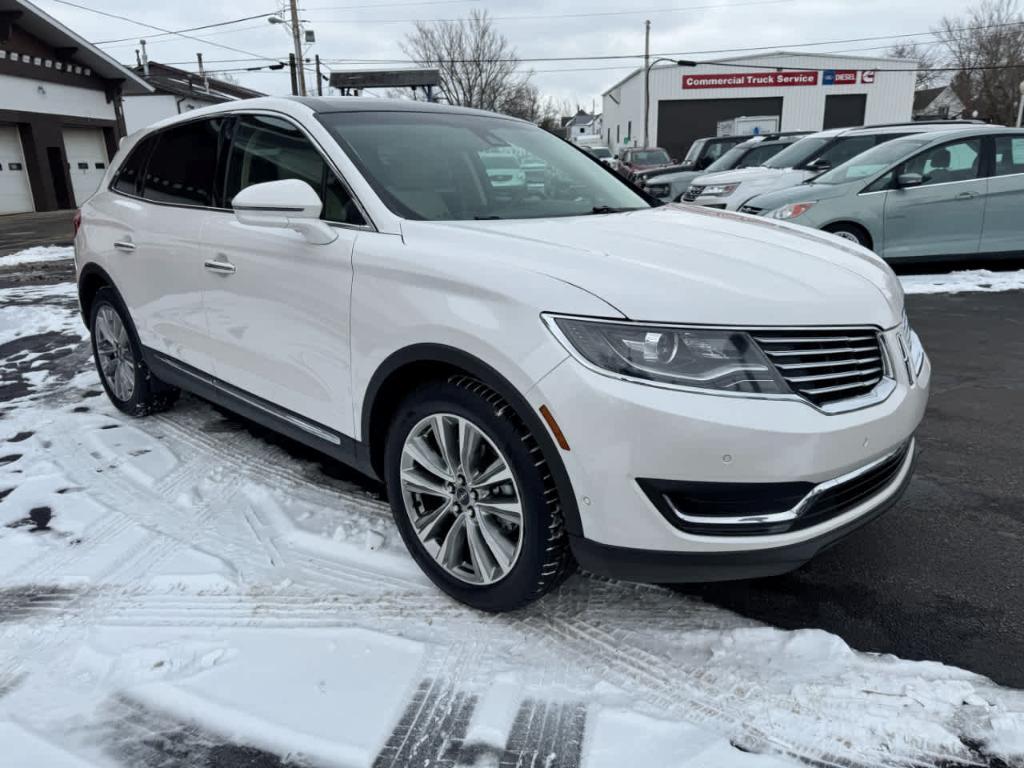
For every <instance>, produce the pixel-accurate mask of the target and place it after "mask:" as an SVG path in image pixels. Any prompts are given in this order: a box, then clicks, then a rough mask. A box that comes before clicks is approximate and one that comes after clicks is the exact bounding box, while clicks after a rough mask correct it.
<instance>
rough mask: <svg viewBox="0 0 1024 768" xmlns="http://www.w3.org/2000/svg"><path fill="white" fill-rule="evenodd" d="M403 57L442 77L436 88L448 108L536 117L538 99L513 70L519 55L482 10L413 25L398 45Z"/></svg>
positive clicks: (526, 76) (527, 81) (526, 79)
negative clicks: (448, 105) (455, 17)
mask: <svg viewBox="0 0 1024 768" xmlns="http://www.w3.org/2000/svg"><path fill="white" fill-rule="evenodd" d="M402 50H403V51H404V52H405V54H406V55H407V56H408V57H409V58H410V59H412V60H413V61H415V62H416V63H417V64H419V65H420V66H423V67H432V68H435V69H438V70H439V71H440V73H441V83H440V86H439V89H440V91H441V95H442V96H443V98H444V99H445V101H447V102H448V103H450V104H457V105H459V106H463V107H475V108H477V109H489V110H492V111H496V112H501V111H508V112H509V113H510V114H515V115H517V116H521V117H528V119H529V118H535V116H536V115H537V113H538V111H539V101H540V96H539V94H538V93H537V89H536V88H535V87H534V86H533V85H531V84H530V74H531V73H526V74H521V73H519V72H518V68H519V57H518V55H517V54H516V49H515V48H514V47H513V46H512V45H511V44H510V43H509V41H508V39H507V38H506V37H505V36H504V35H502V34H501V33H500V32H498V31H497V29H495V27H494V23H493V21H492V20H491V18H490V16H489V15H488V14H487V11H479V10H473V11H472V12H471V13H470V15H469V18H468V19H464V20H460V21H435V22H417V23H416V29H415V31H413V32H412V33H410V34H408V35H406V38H405V42H404V43H403V44H402Z"/></svg>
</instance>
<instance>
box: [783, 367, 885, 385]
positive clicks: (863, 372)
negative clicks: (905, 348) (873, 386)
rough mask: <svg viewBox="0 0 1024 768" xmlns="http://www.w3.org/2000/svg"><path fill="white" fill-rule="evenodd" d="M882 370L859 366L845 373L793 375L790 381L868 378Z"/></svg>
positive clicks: (798, 382) (804, 381)
mask: <svg viewBox="0 0 1024 768" xmlns="http://www.w3.org/2000/svg"><path fill="white" fill-rule="evenodd" d="M881 372H882V369H881V368H868V369H864V368H858V369H856V370H853V371H846V372H844V373H822V374H818V375H816V376H792V377H790V378H789V381H790V382H793V383H796V384H804V383H806V382H810V381H832V380H834V379H850V378H868V377H871V376H873V375H874V374H876V373H881Z"/></svg>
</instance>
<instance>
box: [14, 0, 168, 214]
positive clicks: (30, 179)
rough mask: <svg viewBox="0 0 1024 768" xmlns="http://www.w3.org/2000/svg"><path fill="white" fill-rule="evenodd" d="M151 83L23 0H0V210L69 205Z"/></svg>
mask: <svg viewBox="0 0 1024 768" xmlns="http://www.w3.org/2000/svg"><path fill="white" fill-rule="evenodd" d="M151 90H152V88H151V87H150V86H149V85H148V84H147V83H146V82H145V81H144V80H142V79H141V78H139V77H137V76H136V75H135V74H133V73H132V72H131V71H130V70H128V69H127V68H125V67H123V66H121V65H120V64H118V63H117V62H116V61H114V60H113V59H111V58H110V57H109V56H107V55H106V54H105V53H103V52H102V51H100V50H99V49H98V48H96V47H95V46H93V45H91V44H90V43H89V42H87V41H86V40H84V39H83V38H81V37H79V36H78V35H76V34H75V33H74V32H72V31H71V30H69V29H68V28H67V27H65V26H64V25H62V24H61V23H60V22H59V21H57V20H56V19H54V18H52V17H51V16H48V15H47V14H45V13H43V12H42V11H40V10H39V9H38V8H36V7H35V6H34V5H32V4H31V3H29V2H26V0H0V214H5V213H23V212H29V211H52V210H59V209H62V208H74V207H77V206H79V205H81V203H82V202H83V201H84V200H85V199H86V198H88V197H89V196H90V195H91V194H92V193H93V192H94V191H95V190H96V187H97V185H98V184H99V182H100V179H102V178H103V174H104V173H105V172H106V167H107V163H108V162H109V161H110V158H111V157H113V154H114V152H115V151H116V149H117V143H118V141H119V139H120V138H121V136H123V135H124V132H125V131H124V117H123V114H122V110H121V104H122V97H123V95H124V94H126V93H147V92H150V91H151Z"/></svg>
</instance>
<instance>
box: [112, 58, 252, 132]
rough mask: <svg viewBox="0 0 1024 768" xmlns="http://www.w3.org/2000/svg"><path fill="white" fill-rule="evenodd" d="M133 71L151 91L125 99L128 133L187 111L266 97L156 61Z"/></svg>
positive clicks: (247, 89) (125, 117) (134, 68)
mask: <svg viewBox="0 0 1024 768" xmlns="http://www.w3.org/2000/svg"><path fill="white" fill-rule="evenodd" d="M132 71H133V72H134V73H135V74H136V75H137V76H138V77H141V78H142V79H143V80H145V81H146V82H147V83H148V84H149V85H150V86H152V88H153V91H152V92H151V93H145V94H138V95H133V96H128V97H127V98H125V102H124V119H125V123H126V125H127V128H128V133H133V132H135V131H137V130H139V129H140V128H145V127H146V126H148V125H152V124H153V123H155V122H157V121H158V120H163V119H164V118H165V117H171V116H172V115H179V114H181V113H182V112H187V111H188V110H190V109H199V108H200V107H208V106H210V105H211V104H220V103H222V102H225V101H236V100H238V99H252V98H256V97H257V96H266V94H265V93H260V92H259V91H254V90H251V89H249V88H243V87H242V86H240V85H235V84H234V83H229V82H226V81H224V80H217V79H215V78H212V77H206V76H203V75H199V74H196V73H195V72H186V71H185V70H184V69H177V68H175V67H169V66H167V65H166V64H159V63H157V62H155V61H150V62H146V63H145V64H140V65H139V66H137V67H133V68H132Z"/></svg>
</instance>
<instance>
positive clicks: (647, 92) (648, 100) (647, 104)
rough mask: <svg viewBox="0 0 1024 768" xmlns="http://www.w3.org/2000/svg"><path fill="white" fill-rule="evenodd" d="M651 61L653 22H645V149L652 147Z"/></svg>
mask: <svg viewBox="0 0 1024 768" xmlns="http://www.w3.org/2000/svg"><path fill="white" fill-rule="evenodd" d="M650 60H651V20H650V19H648V20H647V21H645V22H644V72H646V73H647V74H648V76H647V77H645V78H644V143H643V146H644V148H646V147H648V146H650V144H649V142H648V139H649V136H648V133H649V127H650V122H651V78H650V76H649V75H650V70H649V69H648V68H647V67H648V62H649V61H650Z"/></svg>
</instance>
